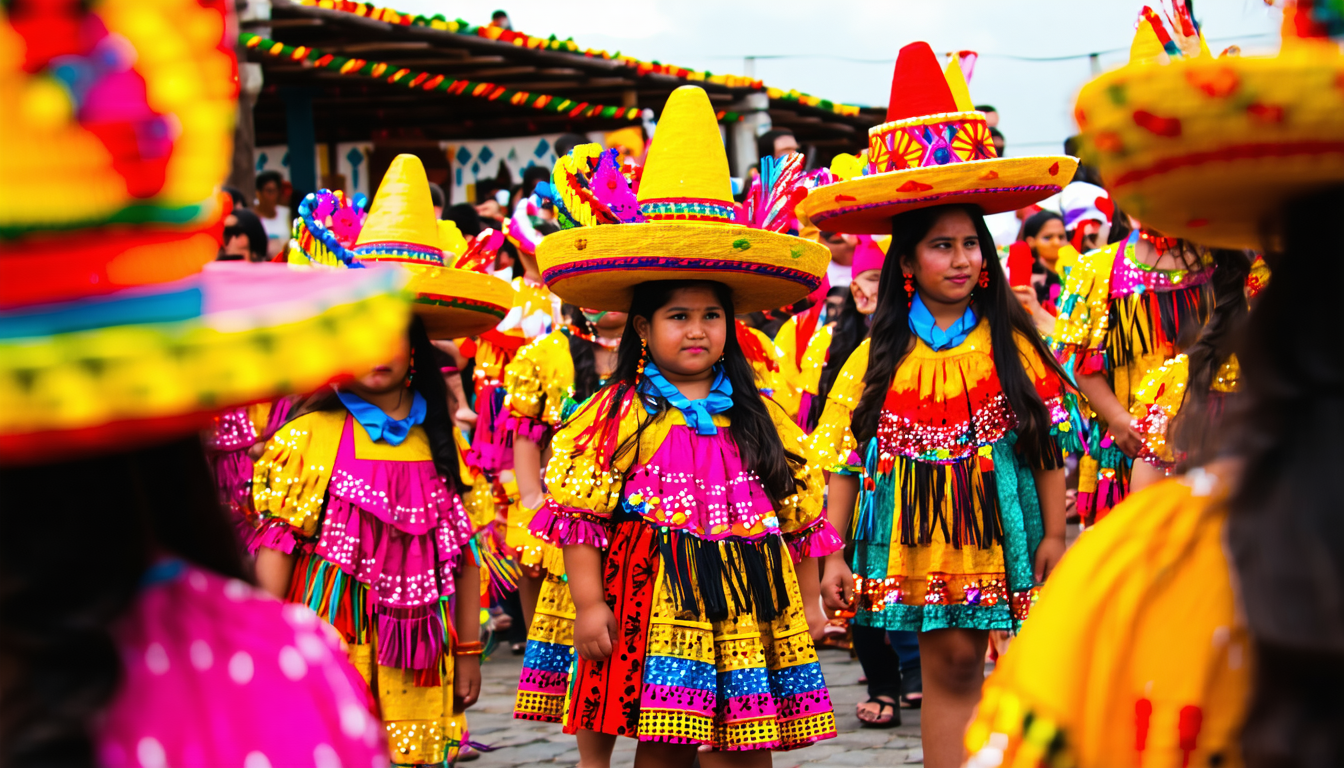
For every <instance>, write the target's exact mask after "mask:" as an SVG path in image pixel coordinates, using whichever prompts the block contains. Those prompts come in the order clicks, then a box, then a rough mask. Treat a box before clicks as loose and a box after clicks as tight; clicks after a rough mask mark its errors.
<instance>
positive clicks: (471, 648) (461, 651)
mask: <svg viewBox="0 0 1344 768" xmlns="http://www.w3.org/2000/svg"><path fill="white" fill-rule="evenodd" d="M482 653H485V643H482V642H481V641H479V640H477V641H476V642H474V643H458V644H457V647H455V648H453V655H454V656H480V655H481V654H482Z"/></svg>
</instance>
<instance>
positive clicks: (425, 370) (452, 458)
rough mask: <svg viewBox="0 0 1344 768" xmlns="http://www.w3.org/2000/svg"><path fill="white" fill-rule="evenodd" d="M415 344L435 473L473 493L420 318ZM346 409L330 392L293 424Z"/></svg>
mask: <svg viewBox="0 0 1344 768" xmlns="http://www.w3.org/2000/svg"><path fill="white" fill-rule="evenodd" d="M406 335H407V339H408V341H410V344H411V370H412V371H413V372H414V375H412V376H411V389H413V390H415V391H416V392H419V393H420V396H421V397H423V398H424V399H425V421H424V423H423V424H421V425H420V426H422V427H423V428H424V430H425V436H426V437H428V438H429V451H430V453H431V454H432V455H433V457H434V469H435V471H437V472H438V474H439V477H442V478H444V480H447V481H451V483H452V487H453V488H455V489H456V490H457V492H458V493H466V492H467V491H469V490H471V488H470V487H468V486H467V485H466V484H465V483H464V482H462V472H461V468H460V465H459V464H458V462H457V442H456V441H455V440H454V439H453V420H452V418H451V417H450V416H449V414H448V385H447V384H445V383H444V381H443V376H442V375H441V374H440V373H439V359H438V358H437V357H436V356H435V349H434V345H433V344H432V343H430V341H429V335H428V334H426V333H425V324H424V323H423V322H421V321H420V318H419V317H413V318H412V319H411V325H410V327H409V328H408V329H407V331H406ZM343 408H345V406H344V405H342V404H341V400H340V398H338V397H337V396H336V392H335V390H331V389H329V390H327V391H326V392H322V393H319V394H318V395H316V396H314V397H312V398H310V399H309V400H308V402H306V403H304V404H303V407H302V408H299V409H297V410H296V411H295V412H294V413H293V414H292V415H291V416H290V421H293V420H294V419H296V418H298V417H299V416H302V415H303V414H305V413H312V412H313V411H338V410H341V409H343Z"/></svg>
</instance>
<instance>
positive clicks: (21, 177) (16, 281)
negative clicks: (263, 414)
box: [0, 0, 407, 464]
mask: <svg viewBox="0 0 1344 768" xmlns="http://www.w3.org/2000/svg"><path fill="white" fill-rule="evenodd" d="M19 5H20V4H19V3H12V4H10V5H8V6H6V8H5V11H4V13H0V52H3V53H4V54H5V55H0V111H2V112H3V114H4V115H5V120H4V127H3V128H0V136H2V137H3V145H4V151H3V152H0V274H2V275H3V277H0V463H3V464H30V463H38V462H43V461H52V460H60V459H67V458H74V457H77V456H78V455H81V454H85V453H91V452H97V451H101V450H109V449H116V450H126V449H130V448H134V447H137V446H140V445H146V444H152V443H154V442H159V441H163V440H168V439H172V438H175V437H179V436H182V435H186V434H190V433H192V432H194V431H195V430H197V429H199V428H201V427H203V426H205V425H207V424H209V423H210V421H211V419H212V417H213V416H214V415H215V413H216V412H218V411H219V410H220V409H224V408H230V407H234V406H239V405H245V404H247V403H252V402H258V401H263V400H268V399H270V398H272V397H274V396H276V395H278V394H282V393H285V392H309V391H312V390H315V389H317V388H319V387H321V386H322V385H324V384H326V383H327V382H329V381H332V380H334V379H336V378H339V377H341V376H344V375H349V374H352V373H357V372H361V371H363V370H367V369H368V368H370V367H372V366H374V365H377V364H378V363H380V362H382V361H384V360H386V358H387V355H388V352H389V351H390V350H391V349H393V348H394V344H395V341H396V339H397V337H398V336H400V335H402V334H403V333H404V332H405V325H406V318H407V306H406V300H405V298H404V297H403V295H402V293H401V290H400V289H401V285H402V284H403V283H404V281H405V276H404V275H402V274H400V273H399V272H398V271H396V270H364V271H361V272H344V273H330V274H307V275H303V274H299V275H296V274H294V273H293V271H292V270H290V269H289V268H288V267H286V266H284V265H276V264H247V263H209V262H211V261H212V260H213V259H214V257H215V255H216V253H217V252H218V250H219V245H220V239H221V237H222V221H223V215H224V211H225V206H222V205H221V203H220V200H219V195H218V194H217V193H216V191H215V189H216V185H217V184H218V183H219V182H220V181H221V180H222V179H223V178H224V175H225V173H226V172H227V170H228V158H229V157H230V155H231V152H232V151H231V141H232V132H233V119H234V115H235V114H236V111H235V103H234V99H235V97H236V95H237V69H236V64H235V61H234V56H233V41H232V40H230V39H226V37H225V36H226V33H227V30H229V29H230V28H231V26H230V24H229V23H228V22H229V20H228V19H227V18H226V11H227V4H225V3H219V2H198V1H197V0H159V2H154V3H144V2H139V0H92V1H91V2H87V3H68V4H52V3H46V4H41V5H42V7H41V8H40V9H39V11H40V12H24V13H19V12H17V11H18V10H24V11H27V10H28V9H19ZM5 14H8V15H5Z"/></svg>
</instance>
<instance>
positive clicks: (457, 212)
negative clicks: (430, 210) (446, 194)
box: [443, 203, 485, 239]
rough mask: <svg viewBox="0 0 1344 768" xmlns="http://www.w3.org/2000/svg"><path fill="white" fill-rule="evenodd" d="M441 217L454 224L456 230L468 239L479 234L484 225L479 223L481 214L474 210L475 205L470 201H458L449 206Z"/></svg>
mask: <svg viewBox="0 0 1344 768" xmlns="http://www.w3.org/2000/svg"><path fill="white" fill-rule="evenodd" d="M443 218H445V219H447V220H448V221H451V222H453V223H454V224H456V225H457V230H458V231H459V232H461V233H462V236H463V237H465V238H468V239H470V238H473V237H475V236H477V235H479V234H481V230H483V229H485V225H484V224H482V223H481V214H480V213H479V212H478V211H477V210H476V206H474V205H472V204H470V203H458V204H457V205H454V206H452V207H450V208H449V209H448V211H447V213H446V215H444V217H443Z"/></svg>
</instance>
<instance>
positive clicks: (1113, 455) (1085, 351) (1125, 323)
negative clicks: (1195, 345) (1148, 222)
mask: <svg viewBox="0 0 1344 768" xmlns="http://www.w3.org/2000/svg"><path fill="white" fill-rule="evenodd" d="M1138 241H1139V233H1138V232H1137V231H1135V232H1134V233H1133V234H1132V235H1131V236H1130V238H1129V239H1128V240H1127V241H1125V242H1124V243H1114V244H1112V245H1110V246H1107V247H1106V248H1102V249H1100V250H1096V251H1092V252H1090V253H1087V254H1084V255H1083V256H1081V257H1079V259H1078V263H1077V264H1076V265H1075V266H1074V267H1073V268H1072V269H1070V270H1069V276H1068V280H1067V281H1066V282H1065V284H1064V292H1063V293H1062V294H1061V295H1060V298H1059V315H1058V317H1057V319H1056V324H1055V336H1054V347H1055V356H1056V357H1057V358H1058V359H1059V361H1060V364H1061V365H1062V366H1064V370H1066V371H1068V372H1070V373H1071V374H1073V375H1075V376H1076V375H1079V374H1086V373H1104V374H1106V377H1107V379H1109V381H1110V384H1111V389H1112V391H1113V392H1115V396H1116V398H1117V399H1119V401H1120V404H1121V405H1123V406H1124V407H1125V408H1126V409H1130V408H1133V407H1134V406H1135V404H1136V402H1137V399H1136V394H1137V391H1138V389H1139V386H1140V385H1141V384H1142V382H1143V379H1144V377H1145V376H1147V375H1148V372H1149V371H1152V370H1153V369H1154V368H1157V367H1158V366H1160V365H1162V364H1163V363H1164V362H1166V361H1167V360H1169V359H1171V358H1172V357H1174V356H1176V355H1177V354H1178V353H1180V352H1182V351H1184V349H1183V348H1182V346H1181V345H1182V343H1184V344H1189V343H1192V342H1193V341H1194V340H1195V338H1196V337H1197V336H1198V332H1199V329H1200V328H1202V327H1203V326H1204V323H1205V322H1206V321H1207V320H1208V314H1209V312H1210V311H1211V309H1212V307H1213V299H1212V293H1211V291H1210V288H1209V284H1208V283H1209V277H1210V276H1211V274H1212V271H1213V270H1212V266H1211V264H1210V263H1208V262H1207V261H1206V262H1205V263H1203V264H1202V268H1201V269H1199V270H1197V271H1186V270H1181V269H1176V270H1160V269H1154V268H1152V267H1149V266H1147V265H1145V264H1142V263H1140V262H1139V261H1138V260H1137V259H1136V258H1135V255H1134V254H1135V247H1136V246H1137V244H1138ZM1106 429H1107V424H1106V423H1105V422H1104V421H1103V420H1101V419H1100V418H1098V417H1096V416H1095V415H1092V424H1091V427H1090V429H1089V430H1088V443H1087V455H1085V456H1083V457H1081V458H1080V460H1079V466H1078V471H1079V476H1078V512H1079V514H1080V515H1081V516H1082V517H1083V520H1084V522H1086V523H1087V524H1089V525H1091V524H1093V523H1095V522H1096V521H1097V520H1100V519H1101V518H1103V517H1105V516H1106V513H1107V512H1108V511H1109V510H1110V509H1111V508H1112V507H1114V506H1115V505H1116V504H1118V503H1119V502H1120V500H1121V499H1123V498H1124V497H1125V494H1127V493H1128V490H1129V474H1130V469H1131V467H1132V466H1133V460H1132V459H1131V458H1129V457H1128V456H1126V455H1125V454H1124V453H1123V452H1121V450H1120V449H1119V448H1118V447H1116V446H1115V445H1114V444H1112V443H1111V439H1110V437H1109V436H1107V434H1106Z"/></svg>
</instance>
